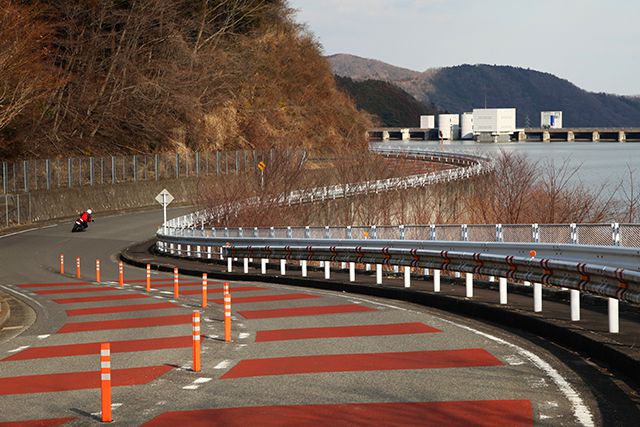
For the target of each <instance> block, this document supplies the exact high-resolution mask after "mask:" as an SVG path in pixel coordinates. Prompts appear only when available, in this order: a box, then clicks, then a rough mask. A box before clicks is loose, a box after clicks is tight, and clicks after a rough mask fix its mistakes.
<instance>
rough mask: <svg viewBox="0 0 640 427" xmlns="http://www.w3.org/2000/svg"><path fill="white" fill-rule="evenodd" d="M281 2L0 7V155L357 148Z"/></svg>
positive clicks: (344, 103) (170, 0)
mask: <svg viewBox="0 0 640 427" xmlns="http://www.w3.org/2000/svg"><path fill="white" fill-rule="evenodd" d="M292 13H293V12H292V10H291V9H290V8H289V7H288V3H287V1H286V0H266V1H265V0H242V1H236V0H208V1H202V2H200V1H198V2H194V1H192V0H138V1H135V2H129V1H119V0H104V1H95V0H77V1H74V2H69V1H67V0H31V1H20V2H18V1H15V0H0V158H2V159H11V158H17V157H43V156H56V155H65V156H75V155H79V156H91V155H101V154H117V153H150V152H159V151H185V150H206V149H238V148H254V147H255V148H268V147H270V146H273V145H274V144H275V145H284V146H303V147H305V148H307V149H309V150H311V151H313V150H318V151H319V150H322V151H326V150H332V149H335V150H340V149H350V148H353V147H354V145H355V146H361V147H365V146H366V140H365V137H364V134H365V132H364V131H365V129H366V128H367V127H368V126H370V125H371V124H370V122H369V120H368V117H367V116H366V115H365V114H362V113H359V112H358V111H357V110H356V108H355V106H354V105H353V102H352V101H351V100H350V99H349V98H348V97H347V96H345V95H344V94H343V93H342V92H341V91H339V90H338V89H337V88H336V85H335V81H334V78H333V74H332V72H331V69H330V67H329V65H328V63H327V61H326V60H325V59H324V58H323V57H322V55H321V53H320V49H319V47H318V45H317V43H316V41H315V40H314V39H313V36H311V35H309V34H308V33H307V32H306V31H305V30H304V29H302V28H301V27H300V26H299V25H298V24H296V23H295V22H294V19H293V17H292Z"/></svg>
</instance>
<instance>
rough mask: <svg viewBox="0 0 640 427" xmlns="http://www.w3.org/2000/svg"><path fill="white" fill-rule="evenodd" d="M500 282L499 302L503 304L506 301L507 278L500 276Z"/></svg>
mask: <svg viewBox="0 0 640 427" xmlns="http://www.w3.org/2000/svg"><path fill="white" fill-rule="evenodd" d="M499 282H500V285H499V286H500V304H502V305H505V304H506V303H507V278H506V277H501V278H500V279H499Z"/></svg>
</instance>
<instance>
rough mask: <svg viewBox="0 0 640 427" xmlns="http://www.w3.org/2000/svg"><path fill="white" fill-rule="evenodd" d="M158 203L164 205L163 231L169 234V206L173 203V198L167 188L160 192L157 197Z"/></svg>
mask: <svg viewBox="0 0 640 427" xmlns="http://www.w3.org/2000/svg"><path fill="white" fill-rule="evenodd" d="M156 201H157V202H158V203H160V204H161V205H162V211H163V214H164V216H163V218H164V221H163V222H162V228H163V231H164V232H165V233H166V232H167V229H166V227H167V206H169V203H171V202H173V196H172V195H171V193H169V192H168V191H167V189H166V188H165V189H164V190H162V191H161V192H160V194H158V195H157V196H156Z"/></svg>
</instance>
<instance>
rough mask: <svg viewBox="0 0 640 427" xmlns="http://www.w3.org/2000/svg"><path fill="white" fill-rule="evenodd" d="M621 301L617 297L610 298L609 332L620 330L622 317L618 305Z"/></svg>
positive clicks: (614, 332) (615, 332) (613, 332)
mask: <svg viewBox="0 0 640 427" xmlns="http://www.w3.org/2000/svg"><path fill="white" fill-rule="evenodd" d="M618 305H619V301H618V300H617V299H615V298H609V332H611V333H612V334H617V333H618V332H620V318H619V312H618V309H619V307H618Z"/></svg>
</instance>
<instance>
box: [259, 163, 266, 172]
mask: <svg viewBox="0 0 640 427" xmlns="http://www.w3.org/2000/svg"><path fill="white" fill-rule="evenodd" d="M266 168H267V164H266V163H265V162H260V163H258V169H260V170H261V171H263V170H265V169H266Z"/></svg>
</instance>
